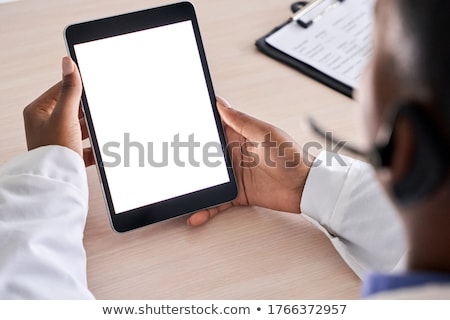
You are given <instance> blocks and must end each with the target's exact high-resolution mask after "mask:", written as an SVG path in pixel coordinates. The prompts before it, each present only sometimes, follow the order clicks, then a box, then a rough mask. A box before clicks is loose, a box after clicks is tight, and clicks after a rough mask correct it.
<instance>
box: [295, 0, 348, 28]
mask: <svg viewBox="0 0 450 320" xmlns="http://www.w3.org/2000/svg"><path fill="white" fill-rule="evenodd" d="M342 2H344V0H310V1H309V2H308V3H306V4H305V5H304V6H303V7H302V8H301V9H300V10H299V11H297V12H296V13H295V14H294V15H293V16H292V17H291V20H292V21H295V22H297V23H298V24H299V25H300V26H302V27H303V28H308V27H309V26H311V25H312V24H313V23H314V21H316V20H318V19H320V18H321V17H322V16H323V15H324V14H325V13H326V12H328V11H329V10H331V9H333V8H334V7H336V6H337V5H339V4H341V3H342Z"/></svg>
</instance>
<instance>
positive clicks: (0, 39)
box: [0, 0, 364, 299]
mask: <svg viewBox="0 0 450 320" xmlns="http://www.w3.org/2000/svg"><path fill="white" fill-rule="evenodd" d="M192 2H193V4H194V5H195V7H196V10H197V15H198V18H199V23H200V28H201V32H202V36H203V41H204V44H205V50H206V54H207V58H208V62H209V66H210V69H211V73H212V78H213V83H214V86H215V90H216V93H217V94H219V95H221V96H223V97H225V98H226V99H227V100H228V101H230V103H231V104H232V105H233V106H234V107H235V108H236V109H239V110H241V111H244V112H247V113H250V114H252V115H254V116H256V117H258V118H261V119H263V120H265V121H268V122H271V123H273V124H275V125H277V126H279V127H281V128H283V129H284V130H285V131H287V132H288V133H289V134H291V135H292V136H293V137H294V138H295V139H296V140H297V141H299V142H300V143H306V142H308V141H319V142H321V143H323V140H322V139H321V138H318V137H317V136H315V135H314V134H313V133H312V132H311V131H310V130H309V129H308V128H307V127H306V126H305V124H304V119H305V116H306V115H313V116H314V117H316V118H317V119H320V121H321V123H322V124H323V125H324V126H326V127H327V128H328V129H329V130H330V131H333V132H334V133H336V134H337V135H340V136H343V137H347V138H349V139H350V138H351V139H350V140H351V141H352V142H353V143H356V144H359V145H364V138H363V137H362V135H361V132H362V130H361V129H360V128H358V125H357V122H355V120H354V119H355V116H354V115H355V114H356V113H357V109H358V107H357V105H356V103H355V102H354V101H352V100H350V99H348V98H346V97H344V96H342V95H340V94H339V93H337V92H334V91H333V90H331V89H329V88H327V87H325V86H323V85H321V84H319V83H317V82H315V81H314V80H311V79H310V78H308V77H306V76H304V75H302V74H300V73H298V72H297V71H295V70H293V69H290V68H288V67H286V66H284V65H282V64H280V63H278V62H276V61H274V60H272V59H270V58H268V57H266V56H265V55H263V54H261V53H259V52H258V51H257V49H256V47H255V46H254V41H255V40H256V39H257V38H258V37H260V36H261V35H263V34H265V33H267V32H268V31H269V30H270V29H271V28H272V27H274V26H276V25H277V24H279V23H281V22H283V21H284V20H285V19H286V18H287V17H288V15H289V5H290V2H289V1H279V0H263V1H261V0H258V1H256V0H247V1H238V0H209V1H206V0H197V1H192ZM166 3H167V1H149V0H146V1H143V0H139V1H138V0H135V1H124V0H123V1H119V0H99V1H87V0H71V1H59V0H23V1H19V2H12V3H6V4H1V5H0V43H1V50H0V70H1V71H0V106H1V112H0V131H1V136H0V164H2V163H4V162H6V161H8V160H10V159H11V158H13V157H14V156H15V155H17V154H19V153H21V152H24V151H25V150H26V144H25V135H24V131H23V120H22V110H23V108H24V107H25V106H26V105H27V104H28V103H30V102H31V101H32V100H33V99H34V98H36V97H37V96H38V95H39V94H41V93H42V92H43V91H44V90H46V89H47V88H48V87H50V86H51V85H52V84H53V83H55V82H57V81H59V79H60V75H61V71H60V61H61V57H62V56H64V55H66V52H65V48H64V41H63V29H64V27H65V26H66V25H68V24H71V23H75V22H80V21H85V20H89V19H93V18H100V17H103V16H108V15H113V14H119V13H125V12H128V11H134V10H138V9H144V8H149V7H153V6H157V5H161V4H166ZM311 151H312V153H317V152H318V151H319V150H311ZM88 177H89V186H90V211H89V215H88V220H87V225H86V232H85V246H86V251H87V257H88V281H89V286H90V289H91V290H92V292H93V293H94V295H95V296H96V297H97V298H99V299H356V298H358V296H359V279H358V278H357V277H356V276H355V275H354V274H353V273H352V272H351V270H350V269H349V268H348V267H347V266H346V265H345V263H344V262H343V261H342V260H341V258H340V257H339V255H338V254H337V253H336V252H335V250H334V248H333V247H332V245H331V244H330V243H329V241H328V240H327V239H326V238H325V236H324V235H322V234H321V233H320V232H319V231H318V230H316V229H315V228H314V227H312V226H311V225H310V224H309V223H308V222H306V221H305V220H303V218H302V217H301V216H298V215H291V214H286V213H280V212H273V211H270V210H266V209H261V208H233V209H232V210H230V211H228V212H226V213H223V214H221V215H219V216H218V217H217V218H215V219H214V220H213V221H211V222H210V223H209V224H208V225H206V226H204V227H200V228H191V227H188V226H187V225H186V223H185V221H186V217H179V218H176V219H172V220H169V221H165V222H162V223H158V224H155V225H152V226H148V227H145V228H141V229H139V230H135V231H132V232H129V233H126V234H117V233H114V232H113V231H112V229H111V227H110V225H109V220H108V217H107V213H106V209H105V205H104V201H103V197H102V194H101V190H100V186H99V183H98V177H97V172H96V170H95V168H89V169H88Z"/></svg>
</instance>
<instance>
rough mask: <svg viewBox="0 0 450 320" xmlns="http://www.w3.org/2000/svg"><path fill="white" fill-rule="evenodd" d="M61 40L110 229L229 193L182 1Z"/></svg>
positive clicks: (222, 145)
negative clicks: (77, 88) (77, 81)
mask: <svg viewBox="0 0 450 320" xmlns="http://www.w3.org/2000/svg"><path fill="white" fill-rule="evenodd" d="M65 39H66V45H67V48H68V51H69V54H70V56H71V57H72V59H73V60H74V61H75V63H76V64H77V65H78V68H79V70H80V73H81V78H82V81H83V89H84V90H83V95H82V109H83V112H84V115H85V119H86V122H87V126H88V129H89V134H90V139H91V144H92V147H93V151H94V153H95V158H96V162H97V168H98V172H99V177H100V181H101V185H102V190H103V193H104V197H105V201H106V204H107V208H108V211H109V216H110V218H111V223H112V226H113V228H114V229H115V230H116V231H119V232H124V231H128V230H131V229H135V228H138V227H141V226H144V225H148V224H151V223H155V222H158V221H162V220H166V219H170V218H173V217H176V216H179V215H183V214H186V213H191V212H195V211H198V210H202V209H205V208H208V207H212V206H216V205H219V204H221V203H225V202H228V201H231V200H232V199H234V198H235V197H236V196H237V186H236V181H235V177H234V174H233V170H232V166H231V162H230V157H229V154H228V150H227V147H226V140H225V136H224V131H223V128H222V124H221V120H220V116H219V114H218V111H217V108H216V97H215V94H214V90H213V86H212V83H211V76H210V73H209V70H208V65H207V62H206V56H205V52H204V48H203V44H202V40H201V37H200V31H199V26H198V22H197V18H196V15H195V11H194V8H193V6H192V5H191V4H190V3H188V2H182V3H177V4H172V5H168V6H163V7H158V8H152V9H148V10H143V11H138V12H132V13H128V14H123V15H119V16H114V17H108V18H104V19H99V20H94V21H88V22H83V23H78V24H73V25H70V26H68V27H66V29H65Z"/></svg>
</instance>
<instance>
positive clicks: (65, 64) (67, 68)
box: [62, 57, 74, 76]
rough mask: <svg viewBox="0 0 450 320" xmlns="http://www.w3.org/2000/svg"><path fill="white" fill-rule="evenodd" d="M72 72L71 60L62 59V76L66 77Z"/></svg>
mask: <svg viewBox="0 0 450 320" xmlns="http://www.w3.org/2000/svg"><path fill="white" fill-rule="evenodd" d="M73 70H74V65H73V61H72V59H70V58H69V57H64V58H63V59H62V71H63V76H67V75H69V74H71V73H72V72H73Z"/></svg>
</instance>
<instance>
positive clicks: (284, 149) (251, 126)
mask: <svg viewBox="0 0 450 320" xmlns="http://www.w3.org/2000/svg"><path fill="white" fill-rule="evenodd" d="M217 107H218V109H219V112H220V115H221V117H222V121H223V124H224V130H225V134H226V136H227V140H228V146H229V150H230V153H231V157H232V161H233V168H234V171H235V175H236V180H237V184H238V189H239V192H238V196H237V198H236V199H235V200H234V201H232V202H230V203H226V204H223V205H221V206H218V207H215V208H211V209H208V210H204V211H199V212H196V213H194V214H193V215H191V216H190V217H189V219H188V221H187V222H188V224H190V225H192V226H198V225H201V224H204V223H206V222H207V221H208V220H210V219H211V218H212V217H214V216H215V215H217V214H218V213H219V212H221V211H224V210H226V209H228V208H230V207H232V206H259V207H265V208H269V209H273V210H278V211H285V212H291V213H300V200H301V195H302V192H303V188H304V186H305V181H306V177H307V176H308V173H309V169H310V165H309V164H310V163H311V162H310V160H311V159H303V158H302V156H301V152H302V148H301V147H300V146H299V145H297V144H296V143H295V142H293V140H292V139H291V138H290V137H289V136H288V135H287V134H286V133H285V132H283V131H282V130H280V129H278V128H276V127H274V126H272V125H270V124H268V123H265V122H263V121H260V120H258V119H255V118H252V117H250V116H248V115H246V114H244V113H241V112H238V111H236V110H234V109H231V108H230V107H229V105H228V103H227V102H225V101H224V100H223V99H221V98H218V101H217Z"/></svg>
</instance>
